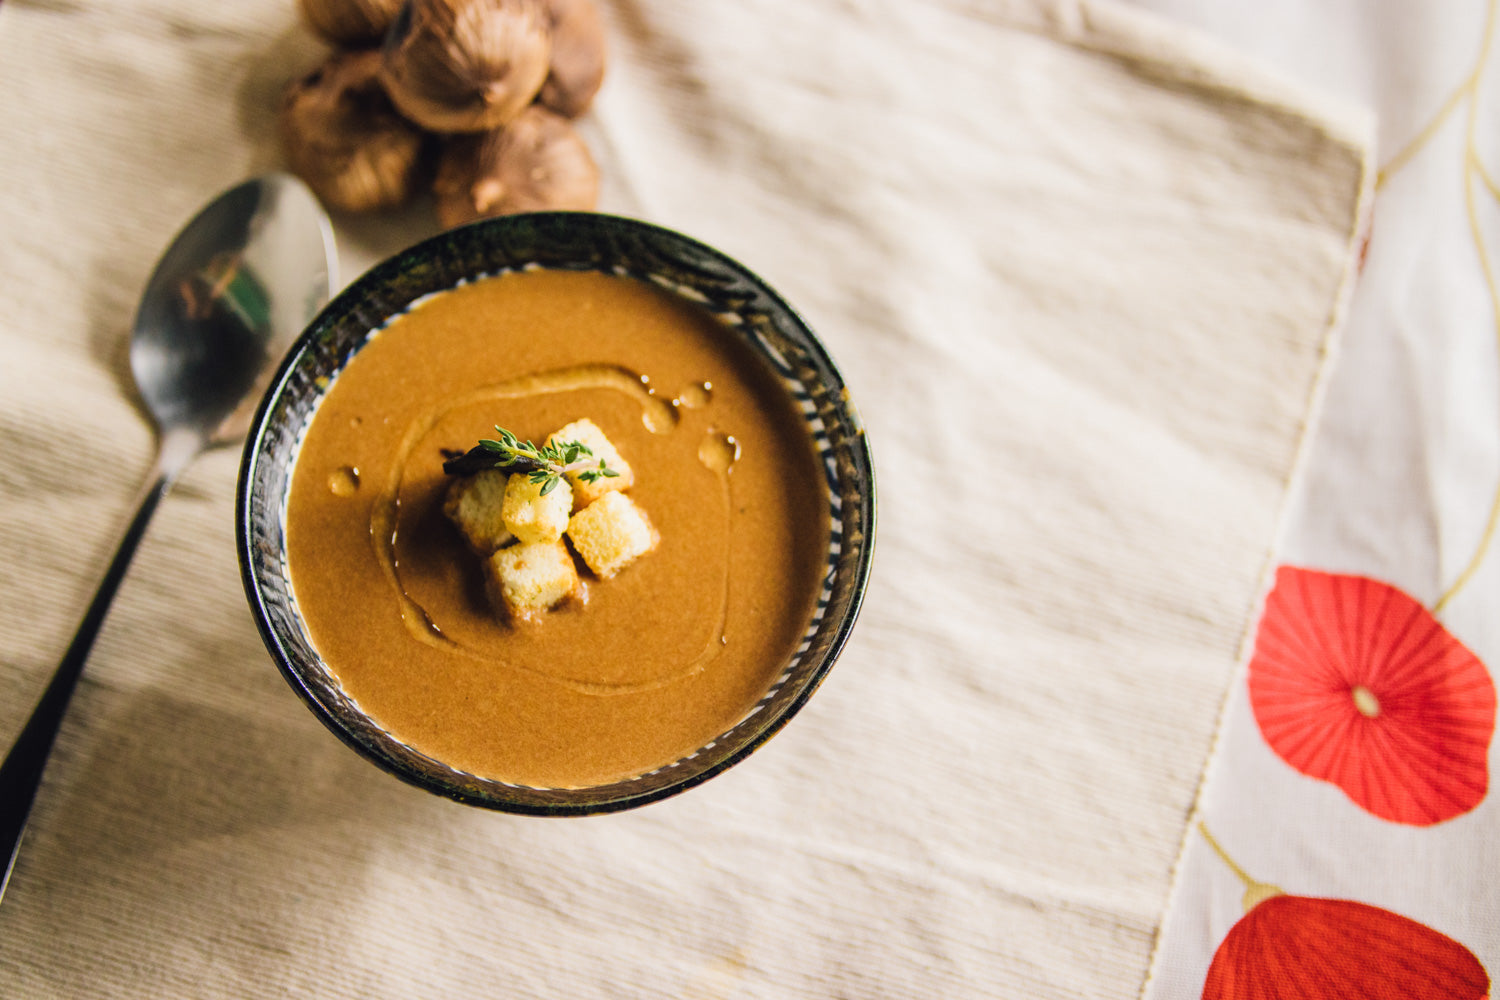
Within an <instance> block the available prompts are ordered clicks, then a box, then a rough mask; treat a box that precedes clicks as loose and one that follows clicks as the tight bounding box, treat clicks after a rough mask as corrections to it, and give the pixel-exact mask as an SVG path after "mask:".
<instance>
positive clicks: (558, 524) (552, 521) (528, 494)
mask: <svg viewBox="0 0 1500 1000" xmlns="http://www.w3.org/2000/svg"><path fill="white" fill-rule="evenodd" d="M572 512H573V490H572V487H570V486H569V485H568V483H567V481H566V480H563V479H559V480H558V481H557V485H556V486H554V487H553V489H552V492H550V493H548V494H547V495H546V496H542V484H541V483H533V482H532V481H531V478H530V477H529V476H527V475H525V474H517V475H514V476H511V477H510V482H508V483H506V484H505V502H504V504H503V505H502V514H503V516H504V518H505V526H506V527H507V528H509V529H510V533H511V534H513V535H515V536H516V538H518V539H519V540H521V541H523V542H555V541H557V540H558V539H559V538H561V537H562V533H563V532H564V531H566V530H567V528H568V515H569V514H571V513H572Z"/></svg>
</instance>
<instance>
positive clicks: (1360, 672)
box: [1249, 566, 1495, 826]
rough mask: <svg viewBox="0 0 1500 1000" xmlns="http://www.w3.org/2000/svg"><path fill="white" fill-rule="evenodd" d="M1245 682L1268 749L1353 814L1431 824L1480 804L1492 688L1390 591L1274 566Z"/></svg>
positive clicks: (1448, 639) (1450, 642) (1461, 649)
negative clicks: (1334, 791) (1330, 787)
mask: <svg viewBox="0 0 1500 1000" xmlns="http://www.w3.org/2000/svg"><path fill="white" fill-rule="evenodd" d="M1249 672H1250V707H1251V710H1252V711H1253V712H1254V713H1255V721H1256V724H1257V725H1259V726H1260V731H1261V735H1262V736H1264V737H1265V739H1266V742H1267V743H1269V744H1270V745H1271V749H1273V750H1274V751H1276V753H1277V755H1278V756H1280V757H1281V759H1282V760H1284V761H1286V762H1287V763H1288V764H1290V765H1291V766H1292V767H1294V768H1296V769H1297V770H1298V771H1301V772H1302V773H1303V774H1305V775H1307V776H1308V777H1312V778H1318V779H1320V780H1322V781H1328V782H1331V783H1333V784H1335V785H1337V786H1338V787H1339V788H1341V789H1343V791H1344V793H1345V794H1346V795H1348V796H1349V798H1351V799H1353V800H1354V802H1355V803H1356V804H1357V805H1359V806H1360V807H1361V808H1362V809H1365V810H1366V811H1368V812H1370V813H1372V814H1374V815H1376V816H1379V817H1381V818H1382V819H1387V820H1391V821H1392V822H1395V823H1409V824H1412V825H1414V826H1429V825H1431V824H1433V823H1441V822H1442V821H1443V820H1447V819H1452V818H1453V817H1454V816H1458V815H1460V814H1462V813H1466V812H1468V811H1469V810H1470V809H1473V808H1474V807H1475V806H1477V805H1478V804H1479V803H1480V802H1481V801H1483V799H1484V796H1485V794H1486V792H1487V791H1488V789H1489V745H1490V739H1491V738H1492V737H1493V736H1494V732H1495V685H1494V682H1493V681H1492V680H1491V679H1490V675H1489V671H1488V670H1486V669H1485V666H1484V664H1483V663H1481V662H1480V661H1479V658H1478V657H1476V656H1475V655H1474V654H1473V653H1471V652H1470V651H1469V650H1468V649H1467V648H1466V647H1465V646H1464V645H1463V643H1461V642H1459V641H1458V640H1457V639H1455V638H1454V637H1453V636H1452V635H1450V634H1449V632H1448V630H1447V629H1445V628H1443V626H1442V625H1441V624H1440V623H1439V622H1438V621H1437V619H1435V618H1433V617H1432V615H1431V614H1430V613H1429V612H1428V611H1427V609H1426V608H1424V607H1422V605H1420V604H1418V603H1417V602H1416V601H1415V600H1413V599H1412V598H1411V597H1410V596H1408V595H1407V594H1405V593H1402V592H1401V591H1399V590H1397V589H1396V588H1395V587H1392V586H1389V585H1388V584H1384V583H1381V582H1380V581H1378V580H1371V579H1369V578H1367V577H1360V576H1342V575H1338V574H1333V573H1322V572H1318V571H1316V570H1308V569H1299V568H1297V567H1293V566H1282V567H1280V568H1279V569H1278V570H1277V571H1276V586H1275V587H1274V588H1273V589H1272V590H1271V593H1270V595H1269V596H1268V597H1267V599H1266V610H1265V614H1264V615H1263V616H1262V618H1261V622H1260V629H1259V631H1258V633H1257V634H1256V638H1255V653H1254V655H1253V656H1252V657H1251V659H1250V670H1249Z"/></svg>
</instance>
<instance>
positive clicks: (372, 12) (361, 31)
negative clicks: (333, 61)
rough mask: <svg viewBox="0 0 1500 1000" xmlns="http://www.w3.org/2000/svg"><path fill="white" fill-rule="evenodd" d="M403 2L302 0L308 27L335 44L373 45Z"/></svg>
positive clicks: (398, 11) (380, 0)
mask: <svg viewBox="0 0 1500 1000" xmlns="http://www.w3.org/2000/svg"><path fill="white" fill-rule="evenodd" d="M401 4H402V0H301V3H300V5H299V6H301V8H302V17H303V20H305V21H306V22H307V23H308V25H309V26H310V27H311V28H312V29H313V31H315V32H317V33H318V34H319V35H321V36H323V38H324V39H325V40H326V41H329V42H332V43H334V44H335V45H350V46H361V45H374V44H375V43H376V42H379V41H380V40H381V39H382V38H384V37H385V33H386V29H388V28H389V27H390V26H391V22H393V21H395V20H396V15H397V14H399V13H400V12H401Z"/></svg>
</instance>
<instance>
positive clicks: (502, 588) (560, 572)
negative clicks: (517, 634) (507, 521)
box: [485, 539, 582, 621]
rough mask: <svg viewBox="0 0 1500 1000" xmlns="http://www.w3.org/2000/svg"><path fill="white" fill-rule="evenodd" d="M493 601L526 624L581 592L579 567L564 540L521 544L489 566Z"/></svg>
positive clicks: (487, 573) (494, 557)
mask: <svg viewBox="0 0 1500 1000" xmlns="http://www.w3.org/2000/svg"><path fill="white" fill-rule="evenodd" d="M485 583H486V588H487V590H488V592H489V596H490V602H491V603H492V604H494V605H495V606H496V607H497V608H499V609H500V610H503V611H504V612H505V613H506V614H507V615H509V616H510V617H511V618H513V619H516V620H518V621H526V620H527V619H531V618H535V617H536V616H537V615H539V614H541V613H542V612H544V611H548V610H550V609H552V608H555V607H557V606H558V605H559V604H561V603H562V602H563V601H566V600H568V599H569V598H572V597H576V596H578V595H579V594H580V593H581V590H580V588H581V586H582V584H581V583H580V582H579V579H578V567H577V566H575V565H573V555H572V553H570V552H569V551H568V547H567V545H565V544H564V543H563V542H562V540H561V539H556V540H553V541H550V542H518V543H517V544H515V545H512V546H510V547H509V548H504V549H501V550H500V551H499V552H496V553H495V554H494V555H492V556H490V558H489V560H488V561H487V562H486V563H485Z"/></svg>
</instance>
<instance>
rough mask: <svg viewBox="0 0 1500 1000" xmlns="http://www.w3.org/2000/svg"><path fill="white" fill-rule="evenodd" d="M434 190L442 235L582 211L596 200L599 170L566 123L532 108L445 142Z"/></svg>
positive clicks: (557, 117)
mask: <svg viewBox="0 0 1500 1000" xmlns="http://www.w3.org/2000/svg"><path fill="white" fill-rule="evenodd" d="M433 190H434V192H435V193H436V195H437V215H438V221H439V222H441V223H442V224H443V226H444V227H445V228H451V227H453V226H458V225H462V224H463V223H465V222H473V221H474V220H475V219H482V218H486V217H488V216H492V215H509V214H511V213H514V212H539V211H545V210H548V209H567V210H572V211H580V212H587V211H592V210H593V208H594V206H595V204H596V203H597V202H598V199H599V168H598V167H597V166H596V165H595V164H594V158H593V157H592V156H590V155H589V149H588V146H587V145H585V144H584V141H583V137H582V136H580V135H579V134H578V132H577V130H576V129H574V128H573V126H572V123H570V122H569V121H568V120H567V119H566V118H564V117H562V116H561V115H559V114H556V113H554V112H552V111H548V110H547V109H546V108H544V107H542V106H541V105H539V104H534V105H532V106H531V107H529V108H527V109H526V111H525V112H523V113H522V114H521V116H520V117H519V118H517V119H516V120H515V121H513V122H511V123H510V124H509V125H507V126H506V127H505V128H503V129H500V130H498V131H495V132H488V133H485V134H483V135H465V136H455V137H454V138H453V139H450V140H449V142H448V144H447V147H446V148H445V149H444V151H443V155H442V159H441V161H440V162H439V164H438V172H437V180H436V182H435V183H434V184H433Z"/></svg>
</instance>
